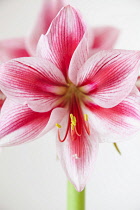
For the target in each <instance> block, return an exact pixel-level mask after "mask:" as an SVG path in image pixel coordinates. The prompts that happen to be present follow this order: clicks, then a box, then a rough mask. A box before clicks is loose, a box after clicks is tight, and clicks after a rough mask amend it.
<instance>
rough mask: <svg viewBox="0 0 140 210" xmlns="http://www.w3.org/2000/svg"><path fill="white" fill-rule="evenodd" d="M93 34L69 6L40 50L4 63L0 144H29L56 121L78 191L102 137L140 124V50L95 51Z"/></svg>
mask: <svg viewBox="0 0 140 210" xmlns="http://www.w3.org/2000/svg"><path fill="white" fill-rule="evenodd" d="M87 36H88V35H87V33H86V28H85V25H84V23H83V22H82V19H81V17H80V15H79V13H78V12H77V11H76V10H75V9H74V8H72V7H70V6H67V7H64V8H63V9H62V10H61V11H60V13H59V14H58V15H57V17H56V18H55V19H54V20H53V21H52V24H51V26H50V28H49V30H48V32H47V34H46V35H42V36H41V38H40V40H39V43H38V47H37V57H27V58H19V59H13V60H11V61H9V62H7V63H4V64H2V65H1V69H0V88H1V89H2V91H3V92H4V94H5V95H6V96H7V99H6V102H5V103H4V106H3V107H2V111H1V115H0V138H1V140H0V145H1V146H10V145H16V144H21V143H23V142H27V141H30V140H32V139H34V138H37V137H39V136H41V135H43V134H45V133H46V132H47V131H49V130H50V129H52V128H55V130H56V133H57V152H58V157H59V159H60V161H61V163H62V166H63V168H64V170H65V172H66V174H67V176H68V178H69V180H70V181H71V182H72V183H73V184H74V185H75V187H76V189H77V190H78V191H81V190H82V189H83V188H84V187H85V184H86V181H87V178H88V176H89V174H90V172H91V170H92V168H93V167H94V161H95V157H96V154H97V150H98V143H99V142H104V141H107V142H115V141H120V140H124V139H127V138H128V136H130V134H134V133H135V132H137V131H139V130H140V123H139V120H140V106H139V103H138V99H139V96H138V92H137V90H136V89H135V88H134V84H135V81H136V79H137V76H138V71H139V57H140V53H139V52H137V51H124V50H108V51H100V52H98V53H96V54H94V55H93V56H91V57H90V58H89V47H88V38H87ZM128 84H129V85H128Z"/></svg>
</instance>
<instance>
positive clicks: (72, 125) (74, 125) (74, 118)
mask: <svg viewBox="0 0 140 210" xmlns="http://www.w3.org/2000/svg"><path fill="white" fill-rule="evenodd" d="M70 119H71V130H72V131H75V133H76V135H77V136H81V134H79V133H78V131H77V128H76V117H75V116H74V115H73V114H70Z"/></svg>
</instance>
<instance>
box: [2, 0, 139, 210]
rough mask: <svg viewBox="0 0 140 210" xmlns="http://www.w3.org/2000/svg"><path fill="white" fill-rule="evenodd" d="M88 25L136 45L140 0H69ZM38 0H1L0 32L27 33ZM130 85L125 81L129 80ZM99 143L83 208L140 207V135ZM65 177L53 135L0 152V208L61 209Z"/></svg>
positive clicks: (125, 46)
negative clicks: (117, 33) (117, 32)
mask: <svg viewBox="0 0 140 210" xmlns="http://www.w3.org/2000/svg"><path fill="white" fill-rule="evenodd" d="M69 3H70V4H71V5H73V6H76V8H78V9H79V10H80V11H81V13H82V14H83V16H84V18H85V20H86V22H88V23H89V24H90V25H92V26H101V25H112V26H116V27H118V28H119V29H120V31H121V34H120V37H119V40H118V42H117V44H116V48H122V49H135V50H140V0H117V1H114V0H88V1H87V0H71V1H69ZM40 4H41V0H0V38H1V39H4V38H10V37H20V36H25V35H26V34H27V32H28V31H29V30H30V28H31V26H32V25H33V23H34V21H35V17H36V15H37V12H38V10H39V5H40ZM128 85H129V84H128ZM118 145H119V148H120V150H121V152H122V156H120V155H118V153H117V152H116V150H115V149H114V147H113V145H112V144H107V143H104V144H100V148H99V153H98V157H97V161H96V164H95V168H94V171H93V173H92V175H91V178H90V179H89V181H88V183H87V205H86V206H87V208H86V210H140V138H136V139H132V140H131V141H128V142H122V143H119V144H118ZM66 182H67V181H66V177H65V174H64V172H63V170H62V168H61V166H60V163H59V161H58V160H56V150H55V135H54V134H53V133H49V134H48V135H46V136H44V137H42V138H40V139H38V140H36V141H34V142H32V143H29V144H24V145H21V146H17V147H12V148H5V149H4V150H3V151H2V152H1V154H0V210H65V209H66Z"/></svg>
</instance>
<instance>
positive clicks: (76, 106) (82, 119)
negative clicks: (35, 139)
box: [56, 83, 90, 142]
mask: <svg viewBox="0 0 140 210" xmlns="http://www.w3.org/2000/svg"><path fill="white" fill-rule="evenodd" d="M85 97H86V95H85V94H84V93H83V92H82V91H81V89H80V88H79V87H76V86H75V85H74V84H72V83H69V84H68V86H67V88H66V90H65V93H64V94H63V96H62V105H63V106H64V107H66V108H68V110H69V117H68V121H67V128H66V132H65V135H64V138H63V139H62V138H61V134H60V132H61V130H62V129H63V126H62V125H60V124H58V123H56V127H57V128H58V139H59V141H60V142H63V141H65V139H66V138H67V135H68V133H69V134H70V137H71V140H76V139H77V140H78V139H80V138H81V136H82V135H83V133H84V132H85V131H86V132H87V134H88V135H90V129H89V123H88V115H87V114H83V111H82V103H83V101H84V99H85Z"/></svg>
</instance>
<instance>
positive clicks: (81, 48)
mask: <svg viewBox="0 0 140 210" xmlns="http://www.w3.org/2000/svg"><path fill="white" fill-rule="evenodd" d="M88 54H89V52H88V42H87V35H86V34H85V35H84V36H83V38H82V40H81V41H80V43H79V45H78V46H77V48H76V50H75V51H74V53H73V56H72V58H71V62H70V66H69V72H68V73H69V79H70V80H71V81H72V82H73V83H74V84H76V81H77V72H78V71H79V69H80V68H81V66H82V65H83V64H84V63H85V62H86V60H87V59H88Z"/></svg>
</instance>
